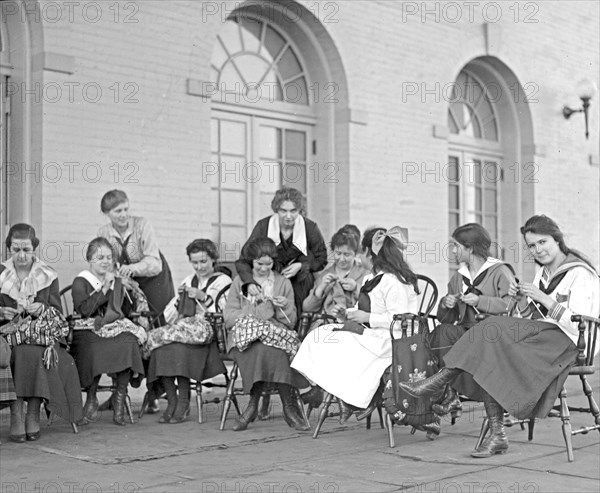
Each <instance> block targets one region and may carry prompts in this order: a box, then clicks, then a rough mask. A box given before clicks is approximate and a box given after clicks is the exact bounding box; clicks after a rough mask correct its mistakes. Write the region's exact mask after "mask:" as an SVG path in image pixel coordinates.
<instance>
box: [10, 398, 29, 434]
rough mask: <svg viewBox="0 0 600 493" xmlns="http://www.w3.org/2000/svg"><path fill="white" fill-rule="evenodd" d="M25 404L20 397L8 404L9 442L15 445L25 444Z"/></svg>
mask: <svg viewBox="0 0 600 493" xmlns="http://www.w3.org/2000/svg"><path fill="white" fill-rule="evenodd" d="M24 407H25V402H24V401H23V399H22V398H21V397H18V398H17V400H16V401H13V402H11V403H10V440H11V441H12V442H16V443H24V442H25V413H24Z"/></svg>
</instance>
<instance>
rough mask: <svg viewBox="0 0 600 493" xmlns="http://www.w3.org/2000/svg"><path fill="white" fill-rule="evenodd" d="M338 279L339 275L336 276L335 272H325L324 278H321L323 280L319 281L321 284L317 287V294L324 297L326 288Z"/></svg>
mask: <svg viewBox="0 0 600 493" xmlns="http://www.w3.org/2000/svg"><path fill="white" fill-rule="evenodd" d="M336 280H337V277H336V276H335V274H333V273H331V272H329V273H328V274H325V275H324V276H323V277H322V278H321V282H319V285H318V286H317V289H315V294H316V295H317V296H318V297H319V298H322V297H323V296H324V295H325V290H326V289H327V288H328V287H329V286H330V285H331V284H333V283H334V282H335V281H336Z"/></svg>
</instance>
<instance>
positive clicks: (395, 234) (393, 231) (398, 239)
mask: <svg viewBox="0 0 600 493" xmlns="http://www.w3.org/2000/svg"><path fill="white" fill-rule="evenodd" d="M386 238H391V239H392V240H393V241H394V243H396V246H397V247H398V248H399V249H400V250H405V249H406V244H407V243H408V230H407V229H406V228H402V227H400V226H394V227H393V228H390V229H388V230H387V232H386V233H384V232H383V231H377V233H375V236H373V243H372V244H371V250H373V253H374V254H375V255H377V254H378V253H379V250H381V247H382V246H383V241H384V240H385V239H386Z"/></svg>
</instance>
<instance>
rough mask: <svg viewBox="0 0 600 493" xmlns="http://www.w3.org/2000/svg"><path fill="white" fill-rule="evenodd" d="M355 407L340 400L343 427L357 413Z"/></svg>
mask: <svg viewBox="0 0 600 493" xmlns="http://www.w3.org/2000/svg"><path fill="white" fill-rule="evenodd" d="M355 409H356V408H355V407H354V406H351V405H350V404H347V403H346V402H344V401H343V400H342V399H340V424H341V425H343V424H344V423H345V422H346V421H348V420H349V419H350V416H352V414H353V413H354V411H355Z"/></svg>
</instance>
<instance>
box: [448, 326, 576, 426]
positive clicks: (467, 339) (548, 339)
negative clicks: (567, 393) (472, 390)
mask: <svg viewBox="0 0 600 493" xmlns="http://www.w3.org/2000/svg"><path fill="white" fill-rule="evenodd" d="M576 356H577V348H576V347H575V344H573V342H572V341H571V340H570V339H569V338H568V337H567V336H566V335H565V334H564V332H563V331H562V330H560V328H559V327H558V326H557V325H554V324H551V323H547V322H537V321H533V320H527V319H522V318H513V317H491V318H488V319H486V320H484V321H483V322H480V323H478V324H477V325H475V326H474V327H472V328H471V329H469V331H468V332H466V333H465V335H463V336H462V337H461V338H460V340H458V341H457V342H456V344H454V346H453V347H452V349H451V350H450V351H449V352H448V353H447V354H446V355H445V356H444V361H445V363H446V366H447V367H448V368H460V369H461V370H464V371H466V372H468V373H470V374H471V375H472V376H473V378H474V379H475V382H476V383H477V384H479V385H480V386H481V387H482V388H483V389H484V390H485V391H486V392H488V393H489V394H490V395H491V396H492V397H493V398H494V399H495V400H496V401H498V402H499V403H500V404H501V405H502V406H503V407H504V409H506V411H508V412H509V413H510V414H511V415H512V416H514V417H516V418H518V419H527V418H545V417H546V416H547V415H548V412H549V411H550V409H551V408H552V406H553V405H554V403H555V402H556V398H557V397H558V393H559V392H560V389H561V388H562V386H563V384H564V382H565V380H566V378H567V375H568V374H569V369H570V367H571V366H572V365H573V364H574V362H575V358H576ZM453 386H454V387H455V388H456V390H458V391H459V392H462V389H461V388H459V387H458V386H456V385H455V384H453Z"/></svg>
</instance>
